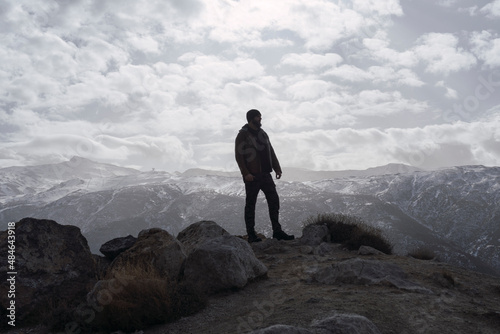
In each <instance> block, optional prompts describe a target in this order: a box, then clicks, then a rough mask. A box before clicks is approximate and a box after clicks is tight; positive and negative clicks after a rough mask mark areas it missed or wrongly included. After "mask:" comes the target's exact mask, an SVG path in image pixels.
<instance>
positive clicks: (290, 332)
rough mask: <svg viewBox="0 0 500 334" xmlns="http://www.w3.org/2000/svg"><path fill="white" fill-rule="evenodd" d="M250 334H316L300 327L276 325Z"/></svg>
mask: <svg viewBox="0 0 500 334" xmlns="http://www.w3.org/2000/svg"><path fill="white" fill-rule="evenodd" d="M250 334H314V332H311V331H310V330H307V329H304V328H299V327H293V326H285V325H274V326H271V327H267V328H263V329H258V330H255V331H253V332H251V333H250Z"/></svg>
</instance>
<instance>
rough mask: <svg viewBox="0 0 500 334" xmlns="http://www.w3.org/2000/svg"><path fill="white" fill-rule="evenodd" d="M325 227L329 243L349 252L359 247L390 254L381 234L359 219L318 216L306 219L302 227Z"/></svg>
mask: <svg viewBox="0 0 500 334" xmlns="http://www.w3.org/2000/svg"><path fill="white" fill-rule="evenodd" d="M311 224H317V225H326V226H327V227H328V230H329V232H330V238H331V241H332V242H334V243H340V244H342V245H343V246H344V247H346V248H347V249H350V250H358V249H359V248H360V247H361V246H370V247H373V248H375V249H377V250H379V251H381V252H383V253H385V254H392V245H391V244H390V243H389V242H388V241H387V239H386V238H385V237H384V236H383V235H382V232H381V231H380V230H379V229H377V228H375V227H373V226H369V225H367V224H366V223H364V222H363V221H362V220H361V219H360V218H358V217H354V216H349V215H343V214H334V213H329V214H319V215H317V216H313V217H310V218H308V219H307V220H306V221H305V223H304V226H307V225H311Z"/></svg>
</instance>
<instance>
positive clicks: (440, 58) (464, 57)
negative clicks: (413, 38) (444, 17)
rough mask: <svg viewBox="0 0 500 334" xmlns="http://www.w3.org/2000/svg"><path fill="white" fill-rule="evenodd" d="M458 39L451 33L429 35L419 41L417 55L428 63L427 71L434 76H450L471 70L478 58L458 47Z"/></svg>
mask: <svg viewBox="0 0 500 334" xmlns="http://www.w3.org/2000/svg"><path fill="white" fill-rule="evenodd" d="M458 42H459V41H458V38H457V37H456V36H454V35H453V34H449V33H429V34H426V35H424V36H422V37H421V38H419V40H418V44H419V45H417V46H416V47H415V48H414V52H415V54H416V55H417V56H418V57H419V59H421V60H422V61H424V62H425V63H427V68H426V70H427V71H428V72H430V73H434V74H445V75H447V74H450V73H452V72H458V71H464V70H468V69H470V68H471V67H472V66H474V65H475V64H476V62H477V60H476V57H474V55H473V54H471V53H470V52H467V51H465V50H464V49H463V48H460V47H458Z"/></svg>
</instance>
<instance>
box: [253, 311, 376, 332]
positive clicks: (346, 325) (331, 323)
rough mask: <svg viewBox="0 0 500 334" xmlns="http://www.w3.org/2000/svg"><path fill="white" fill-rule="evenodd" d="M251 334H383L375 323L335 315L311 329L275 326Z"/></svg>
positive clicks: (315, 323) (361, 318)
mask: <svg viewBox="0 0 500 334" xmlns="http://www.w3.org/2000/svg"><path fill="white" fill-rule="evenodd" d="M250 334H381V332H380V330H379V329H378V328H377V326H375V324H374V323H373V322H371V321H370V320H368V319H367V318H366V317H363V316H361V315H357V314H340V313H338V314H334V315H332V316H330V317H328V318H326V319H323V320H319V321H318V320H316V321H314V322H313V323H312V325H311V328H310V329H305V328H301V327H293V326H286V325H274V326H271V327H267V328H263V329H258V330H255V331H253V332H251V333H250Z"/></svg>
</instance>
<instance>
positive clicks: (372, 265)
mask: <svg viewBox="0 0 500 334" xmlns="http://www.w3.org/2000/svg"><path fill="white" fill-rule="evenodd" d="M312 278H313V280H315V281H317V282H320V283H324V284H343V283H345V284H360V285H371V284H390V285H393V286H395V287H397V288H399V289H403V290H409V291H413V292H421V293H432V292H431V291H430V290H428V289H426V288H423V287H421V286H420V285H418V284H416V283H413V282H410V281H409V280H408V279H407V276H406V274H405V272H404V271H403V270H402V269H401V268H400V267H398V266H397V265H395V264H391V263H385V262H381V261H369V260H362V259H359V258H355V259H350V260H346V261H343V262H340V263H336V264H333V265H331V266H328V267H326V268H323V269H320V270H318V271H316V272H314V273H313V275H312Z"/></svg>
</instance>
